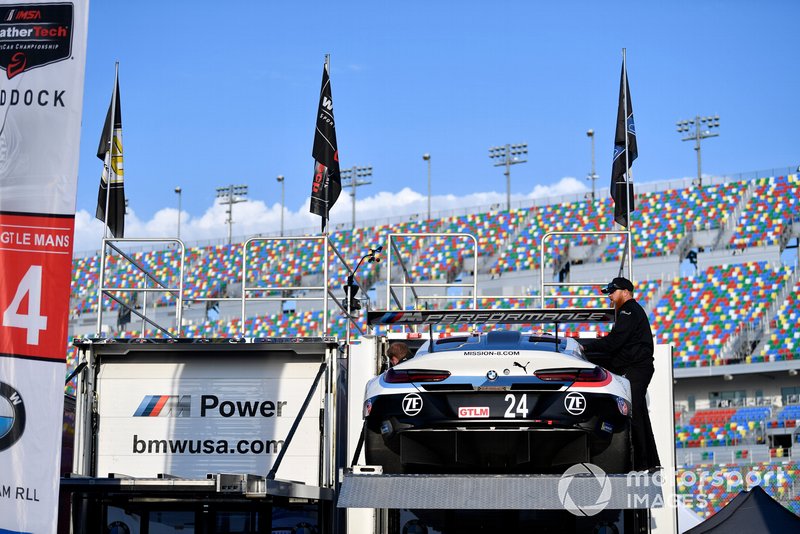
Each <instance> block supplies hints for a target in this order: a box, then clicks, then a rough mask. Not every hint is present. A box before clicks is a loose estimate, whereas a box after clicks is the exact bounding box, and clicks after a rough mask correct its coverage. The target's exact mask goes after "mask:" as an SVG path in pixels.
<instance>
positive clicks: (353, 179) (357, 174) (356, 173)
mask: <svg viewBox="0 0 800 534" xmlns="http://www.w3.org/2000/svg"><path fill="white" fill-rule="evenodd" d="M340 172H341V176H342V180H350V182H349V183H346V184H343V186H344V187H350V188H352V192H351V193H350V196H351V197H353V228H354V229H355V227H356V188H357V187H361V186H362V185H369V184H371V183H372V182H367V181H366V180H362V179H361V178H368V177H370V176H372V165H368V166H366V167H358V166H353V167H351V168H349V169H343V170H342V171H340Z"/></svg>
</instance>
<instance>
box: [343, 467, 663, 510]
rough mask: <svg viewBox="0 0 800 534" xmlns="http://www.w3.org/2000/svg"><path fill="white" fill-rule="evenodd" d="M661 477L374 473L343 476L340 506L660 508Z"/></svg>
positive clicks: (520, 508)
mask: <svg viewBox="0 0 800 534" xmlns="http://www.w3.org/2000/svg"><path fill="white" fill-rule="evenodd" d="M661 483H663V478H662V477H661V475H660V474H656V475H655V476H654V475H648V474H646V473H631V474H628V475H605V476H603V477H596V476H594V475H574V476H571V477H562V476H559V475H375V474H352V473H346V474H345V475H344V479H343V481H342V487H341V490H340V492H339V500H338V502H337V506H338V507H339V508H401V509H402V508H410V509H428V510H466V509H477V510H564V509H565V508H566V509H569V508H592V507H595V508H602V509H604V508H608V509H614V510H624V509H644V508H660V507H662V506H663V505H664V503H663V497H662V491H661Z"/></svg>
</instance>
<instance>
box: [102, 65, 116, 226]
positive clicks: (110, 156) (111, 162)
mask: <svg viewBox="0 0 800 534" xmlns="http://www.w3.org/2000/svg"><path fill="white" fill-rule="evenodd" d="M118 83H119V61H116V62H114V89H113V91H112V92H111V128H110V130H109V136H108V152H107V154H108V156H107V159H108V168H106V212H105V221H104V222H105V225H106V228H105V231H104V232H103V238H104V239H107V238H108V205H109V199H110V198H111V169H112V168H113V167H114V126H115V125H116V123H117V87H118V85H117V84H118ZM103 164H104V165H105V162H103Z"/></svg>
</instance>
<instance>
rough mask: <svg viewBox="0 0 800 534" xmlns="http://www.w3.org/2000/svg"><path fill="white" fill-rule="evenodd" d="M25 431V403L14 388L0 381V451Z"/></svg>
mask: <svg viewBox="0 0 800 534" xmlns="http://www.w3.org/2000/svg"><path fill="white" fill-rule="evenodd" d="M24 431H25V403H24V402H22V397H21V396H20V394H19V393H18V392H17V390H16V389H14V388H13V387H11V386H9V385H8V384H6V383H5V382H0V451H4V450H6V449H8V448H9V447H11V446H12V445H13V444H14V443H16V442H17V440H18V439H19V438H21V437H22V433H23V432H24Z"/></svg>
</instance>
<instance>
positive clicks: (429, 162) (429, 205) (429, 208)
mask: <svg viewBox="0 0 800 534" xmlns="http://www.w3.org/2000/svg"><path fill="white" fill-rule="evenodd" d="M422 159H423V160H424V161H427V162H428V220H429V221H430V220H431V155H430V154H428V153H425V154H423V155H422Z"/></svg>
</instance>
